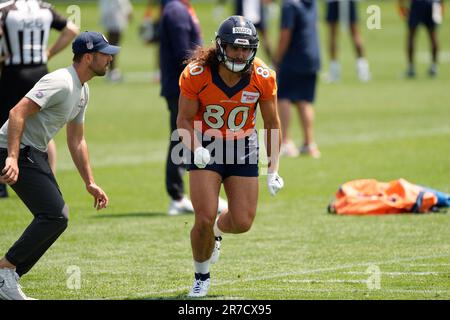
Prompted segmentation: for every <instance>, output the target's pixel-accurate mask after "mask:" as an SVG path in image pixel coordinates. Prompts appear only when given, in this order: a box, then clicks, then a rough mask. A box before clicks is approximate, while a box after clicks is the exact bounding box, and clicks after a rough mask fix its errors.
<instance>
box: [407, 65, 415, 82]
mask: <svg viewBox="0 0 450 320" xmlns="http://www.w3.org/2000/svg"><path fill="white" fill-rule="evenodd" d="M405 77H406V78H409V79H414V78H415V77H416V70H415V69H414V68H412V67H410V68H408V70H406V72H405Z"/></svg>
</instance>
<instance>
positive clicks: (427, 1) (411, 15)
mask: <svg viewBox="0 0 450 320" xmlns="http://www.w3.org/2000/svg"><path fill="white" fill-rule="evenodd" d="M407 2H409V4H410V5H409V6H408V5H407ZM399 10H400V15H401V16H402V17H403V18H404V19H406V20H407V24H408V37H407V48H406V52H407V58H408V68H407V70H406V73H405V75H406V77H408V78H414V77H415V76H416V67H415V64H414V53H415V43H414V42H415V37H416V33H417V32H416V31H417V27H418V26H419V25H420V24H423V25H424V26H425V27H426V28H427V31H428V36H429V38H430V43H431V65H430V67H429V69H428V75H429V76H430V77H432V78H434V77H436V75H437V64H438V53H439V52H438V51H439V40H438V35H437V27H438V25H439V24H441V22H442V11H443V3H442V1H441V0H408V1H407V0H399Z"/></svg>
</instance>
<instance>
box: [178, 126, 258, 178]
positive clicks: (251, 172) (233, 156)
mask: <svg viewBox="0 0 450 320" xmlns="http://www.w3.org/2000/svg"><path fill="white" fill-rule="evenodd" d="M203 147H204V148H206V149H208V150H209V152H210V154H211V161H210V162H209V164H208V165H207V166H206V167H205V168H203V169H200V168H198V167H197V166H196V165H195V164H194V154H193V152H190V163H188V164H187V170H188V171H191V170H211V171H214V172H217V173H218V174H220V175H221V177H222V181H223V180H225V179H226V178H228V177H231V176H238V177H258V176H259V170H258V162H259V146H258V137H257V133H256V131H255V133H254V134H252V135H250V136H248V137H245V138H243V139H239V140H222V139H214V138H212V139H211V141H209V139H204V141H203Z"/></svg>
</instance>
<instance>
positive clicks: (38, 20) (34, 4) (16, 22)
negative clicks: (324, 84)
mask: <svg viewBox="0 0 450 320" xmlns="http://www.w3.org/2000/svg"><path fill="white" fill-rule="evenodd" d="M66 25H67V19H66V18H64V17H63V16H61V15H60V14H58V13H57V12H56V11H55V10H54V9H53V8H52V6H51V5H50V4H49V3H46V2H41V1H38V0H12V1H7V2H3V3H1V4H0V28H1V29H3V36H2V37H0V54H2V55H4V56H6V60H5V65H6V66H9V65H14V66H29V65H42V64H46V63H47V60H48V59H47V43H48V38H49V34H50V29H52V28H53V29H56V30H58V31H61V30H63V29H64V28H65V27H66Z"/></svg>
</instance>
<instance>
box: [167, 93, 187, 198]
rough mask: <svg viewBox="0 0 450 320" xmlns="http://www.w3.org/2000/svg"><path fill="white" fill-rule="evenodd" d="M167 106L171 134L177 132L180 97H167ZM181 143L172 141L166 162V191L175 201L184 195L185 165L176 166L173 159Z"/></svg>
mask: <svg viewBox="0 0 450 320" xmlns="http://www.w3.org/2000/svg"><path fill="white" fill-rule="evenodd" d="M166 101H167V106H168V108H169V111H170V134H171V135H172V133H173V132H174V131H175V130H177V116H178V97H169V98H168V97H166ZM178 143H179V140H177V141H170V144H169V150H168V152H167V160H166V190H167V193H168V194H169V195H170V197H171V198H172V199H173V200H180V199H181V198H183V195H184V183H183V174H184V172H185V167H184V165H177V164H174V163H173V161H172V158H171V153H172V149H173V148H174V147H175V146H176V145H177V144H178Z"/></svg>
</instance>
